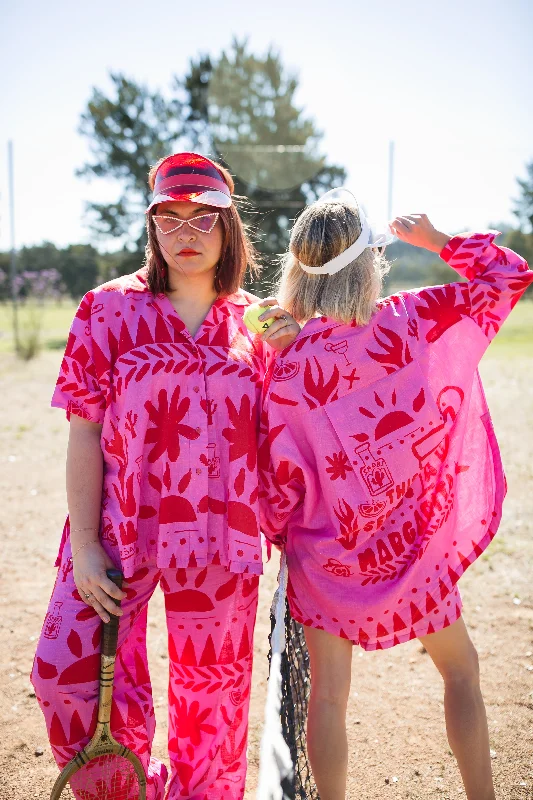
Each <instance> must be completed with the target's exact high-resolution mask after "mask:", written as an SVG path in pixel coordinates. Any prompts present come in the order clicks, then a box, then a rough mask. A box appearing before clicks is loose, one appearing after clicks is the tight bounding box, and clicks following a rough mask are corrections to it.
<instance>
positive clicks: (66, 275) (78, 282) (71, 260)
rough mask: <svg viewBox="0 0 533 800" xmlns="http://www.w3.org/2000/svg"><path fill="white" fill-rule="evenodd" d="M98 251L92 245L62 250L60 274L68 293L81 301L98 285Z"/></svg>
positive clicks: (81, 245) (77, 245)
mask: <svg viewBox="0 0 533 800" xmlns="http://www.w3.org/2000/svg"><path fill="white" fill-rule="evenodd" d="M98 264H99V255H98V251H97V250H95V248H94V247H93V246H92V245H90V244H71V245H70V246H69V247H66V248H65V249H64V250H61V257H60V260H59V274H60V275H61V280H62V282H63V285H64V286H65V288H66V290H67V292H68V293H69V294H70V296H71V297H73V298H74V299H75V300H79V299H80V298H81V297H83V295H84V294H85V293H86V292H88V291H89V290H90V289H94V287H95V286H96V285H97V283H98V278H99V275H98V272H99V270H98Z"/></svg>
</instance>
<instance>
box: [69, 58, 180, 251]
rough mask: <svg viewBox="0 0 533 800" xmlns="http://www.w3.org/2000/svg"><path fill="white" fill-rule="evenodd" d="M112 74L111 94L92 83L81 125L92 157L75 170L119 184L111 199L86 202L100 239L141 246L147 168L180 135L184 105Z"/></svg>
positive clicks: (148, 193) (81, 130)
mask: <svg viewBox="0 0 533 800" xmlns="http://www.w3.org/2000/svg"><path fill="white" fill-rule="evenodd" d="M110 78H111V82H112V85H113V91H112V94H111V96H106V94H104V92H103V91H101V90H100V89H97V88H94V89H93V93H92V97H91V99H90V100H89V103H88V104H87V109H86V110H85V112H84V113H83V114H82V117H81V123H80V128H79V130H80V133H81V134H82V135H83V136H85V137H86V138H87V139H88V140H89V142H90V146H91V151H92V153H93V156H94V161H93V162H92V163H89V164H85V165H84V166H83V167H82V168H81V169H80V170H79V171H78V174H79V175H84V176H89V177H97V178H112V179H115V180H116V181H118V182H119V183H120V184H121V186H122V194H121V196H120V198H119V199H118V200H117V201H116V202H115V203H88V205H87V209H88V211H89V212H90V214H91V218H92V223H91V227H92V229H93V230H94V232H95V233H96V234H97V235H98V236H100V237H102V238H106V239H120V240H122V241H126V242H127V243H128V244H132V245H133V246H134V249H136V250H138V251H140V250H142V249H143V247H144V243H145V238H144V236H145V234H144V230H143V227H142V224H140V222H139V221H140V220H142V214H143V211H144V209H145V208H146V206H147V205H148V203H149V198H150V191H149V189H148V184H147V178H148V172H149V170H150V167H151V166H152V164H154V163H155V162H156V161H158V160H159V159H160V158H161V157H162V156H165V155H167V154H168V153H169V152H172V149H173V147H174V144H175V142H176V141H177V140H178V139H179V137H180V136H181V135H182V132H183V126H182V105H181V102H180V100H179V99H178V98H177V97H173V98H170V99H166V98H165V97H163V95H162V94H161V93H160V92H151V91H150V90H149V89H148V88H147V87H146V86H144V85H143V84H141V83H137V82H135V81H134V80H131V79H129V78H126V77H125V76H124V75H123V74H121V73H113V72H112V73H111V74H110Z"/></svg>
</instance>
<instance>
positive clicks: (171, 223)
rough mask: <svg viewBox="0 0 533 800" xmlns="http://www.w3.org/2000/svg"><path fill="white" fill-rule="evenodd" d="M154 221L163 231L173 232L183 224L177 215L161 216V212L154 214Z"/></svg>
mask: <svg viewBox="0 0 533 800" xmlns="http://www.w3.org/2000/svg"><path fill="white" fill-rule="evenodd" d="M154 222H155V224H156V225H157V227H158V228H159V230H160V231H161V233H172V231H176V230H178V228H181V225H182V224H183V223H182V222H181V221H180V220H179V219H176V218H175V217H164V216H159V214H156V215H155V216H154Z"/></svg>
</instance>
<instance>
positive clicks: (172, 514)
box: [32, 153, 298, 800]
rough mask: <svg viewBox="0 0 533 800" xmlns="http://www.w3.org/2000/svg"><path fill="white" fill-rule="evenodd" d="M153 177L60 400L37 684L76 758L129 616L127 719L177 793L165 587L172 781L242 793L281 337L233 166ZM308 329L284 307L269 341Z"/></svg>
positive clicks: (189, 158) (159, 792)
mask: <svg viewBox="0 0 533 800" xmlns="http://www.w3.org/2000/svg"><path fill="white" fill-rule="evenodd" d="M150 186H151V188H152V189H153V191H154V198H153V201H152V203H151V205H150V207H149V208H148V211H147V229H148V247H147V259H146V261H147V263H146V267H145V268H143V269H141V270H140V271H139V272H137V273H135V274H132V275H127V276H125V277H123V278H118V279H116V280H114V281H111V282H110V283H107V284H104V285H103V286H100V287H99V288H97V289H95V290H94V291H91V292H89V293H88V294H87V295H86V296H85V297H84V298H83V300H82V302H81V304H80V307H79V309H78V311H77V313H76V316H75V318H74V322H73V325H72V329H71V332H70V336H69V340H68V344H67V348H66V351H65V357H64V359H63V363H62V366H61V373H60V376H59V379H58V382H57V387H56V390H55V393H54V397H53V400H52V405H54V406H57V407H59V408H63V409H65V410H66V412H67V416H68V418H69V419H70V438H69V449H68V458H67V495H68V505H69V517H68V519H67V522H66V525H65V529H64V533H63V540H62V542H61V548H60V553H59V556H58V560H57V566H58V567H59V570H58V575H57V579H56V583H55V587H54V590H53V594H52V598H51V601H50V607H49V612H48V615H47V618H46V620H45V624H44V626H43V632H42V635H41V638H40V641H39V644H38V648H37V653H36V657H35V663H34V668H33V672H32V681H33V684H34V686H35V690H36V694H37V697H38V700H39V703H40V705H41V708H42V710H43V713H44V715H45V718H46V723H47V727H48V732H49V738H50V744H51V746H52V749H53V753H54V756H55V758H56V761H57V763H58V765H59V766H60V767H63V766H64V765H65V763H66V762H67V761H68V760H70V759H71V758H72V756H73V755H74V754H75V753H76V752H77V751H78V750H79V749H81V748H82V747H84V746H85V745H86V744H87V742H88V740H89V738H90V736H91V735H92V733H93V731H94V727H95V722H96V711H97V692H98V675H99V652H100V624H101V623H100V618H102V619H104V620H106V619H108V618H109V613H113V614H119V616H120V617H121V621H120V632H119V648H118V656H117V664H116V673H115V691H114V702H113V708H112V714H111V728H112V730H113V733H114V735H115V737H116V738H117V739H118V741H119V742H122V743H124V744H126V745H127V746H128V747H129V748H131V749H132V750H133V751H134V752H135V753H136V754H137V755H138V756H139V757H140V758H141V760H142V763H143V766H144V768H145V771H146V773H147V776H148V795H147V796H148V798H149V800H162V798H163V796H164V794H165V782H166V777H167V775H166V768H165V767H164V766H163V765H162V764H161V763H160V762H158V761H156V760H155V759H153V758H152V759H151V758H150V750H151V744H152V740H153V735H154V729H155V720H154V708H153V701H152V694H151V687H150V678H149V675H148V668H147V658H146V622H147V603H148V600H149V598H150V596H151V595H152V593H153V592H154V589H155V587H156V586H157V584H158V583H159V584H160V585H161V587H162V589H163V592H164V594H165V606H166V616H167V625H168V642H169V657H170V681H169V755H170V761H171V777H170V784H169V787H168V795H167V796H168V797H169V798H171V800H177V799H178V798H191V799H192V798H194V800H222V799H223V798H227V800H237V799H240V798H242V796H243V793H244V783H245V776H246V742H247V729H248V705H249V700H250V678H251V668H252V643H253V630H254V623H255V615H256V607H257V589H258V581H259V575H260V573H261V572H262V565H261V540H260V534H259V528H258V521H257V516H258V509H257V503H258V485H257V472H256V464H257V428H258V403H259V396H260V391H261V386H262V381H263V376H264V370H265V351H266V346H265V345H264V343H263V341H261V339H259V338H258V337H257V338H255V339H254V338H253V337H251V335H250V334H249V332H248V330H247V328H246V327H245V325H244V323H243V320H242V317H243V313H244V311H245V309H246V308H247V306H248V305H250V303H252V302H254V301H255V299H256V298H254V297H252V296H251V295H249V294H247V293H246V292H244V291H243V290H242V289H240V283H241V280H242V278H243V275H244V271H245V269H246V267H247V264H249V263H252V264H253V252H252V248H251V247H250V244H249V242H248V240H247V238H246V235H245V233H244V230H243V226H242V223H241V220H240V218H239V215H238V213H237V211H236V209H235V206H234V205H233V200H232V191H233V182H232V179H231V177H230V176H229V174H228V173H227V172H226V171H225V170H224V169H223V168H221V167H219V166H218V165H217V164H215V163H214V162H212V161H210V160H209V159H206V158H204V157H203V156H199V155H196V154H194V153H179V154H176V155H173V156H169V157H168V158H166V159H164V160H163V161H162V162H160V163H159V164H158V165H157V167H156V168H154V169H153V170H152V172H151V174H150ZM278 312H279V314H278ZM277 315H278V316H281V315H282V312H281V310H280V309H278V310H277V311H276V309H274V310H273V311H272V312H271V316H277ZM296 330H298V328H297V326H296V325H295V324H294V323H293V321H292V320H287V318H286V316H285V317H283V318H282V319H276V320H275V322H274V323H273V324H272V326H271V328H270V329H269V335H270V334H272V336H271V338H270V342H271V344H272V345H273V346H274V347H278V346H285V345H286V344H287V343H288V341H290V340H292V338H293V337H294V335H295V333H296ZM111 566H116V567H120V568H121V569H122V571H123V572H124V575H125V577H126V581H125V583H124V587H123V588H124V590H123V591H122V592H121V591H119V590H118V589H117V588H116V587H115V586H114V584H112V583H111V582H110V581H109V580H108V579H107V578H106V575H105V570H106V568H108V567H111ZM111 597H116V598H121V600H122V610H120V611H118V610H117V607H116V606H115V605H114V603H113V601H112V599H111Z"/></svg>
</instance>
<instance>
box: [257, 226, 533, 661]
mask: <svg viewBox="0 0 533 800" xmlns="http://www.w3.org/2000/svg"><path fill="white" fill-rule="evenodd" d="M496 235H497V234H496V233H495V232H489V233H483V234H467V235H461V236H456V237H454V238H453V239H451V240H450V241H449V242H448V244H447V245H446V247H445V248H444V250H443V251H442V253H441V257H442V258H443V259H444V260H445V261H446V262H447V263H448V264H449V265H450V266H451V267H453V268H454V269H456V270H457V272H459V273H460V274H461V275H462V276H464V277H465V278H466V279H467V281H468V282H465V283H463V282H457V283H451V284H448V285H447V286H437V287H432V288H426V289H421V290H417V291H412V292H402V293H400V294H397V295H394V296H392V297H389V298H386V299H385V300H383V301H381V302H380V304H379V308H378V311H377V312H376V313H375V315H374V316H373V317H372V319H371V321H370V323H369V324H368V325H365V326H361V327H358V326H357V325H356V324H351V325H346V324H343V323H339V322H335V321H334V320H332V319H328V318H325V317H322V318H320V319H318V318H317V319H312V320H310V321H309V322H308V323H307V324H306V325H305V326H304V327H303V329H302V332H301V334H300V335H299V336H298V337H297V339H296V340H295V341H294V342H293V343H292V344H291V345H290V346H289V347H288V348H287V349H286V350H284V351H283V352H282V353H281V354H280V355H278V358H277V360H276V361H275V362H274V363H273V364H272V365H271V366H270V368H269V373H268V375H267V378H266V379H265V397H264V408H263V411H264V413H263V418H262V436H263V440H262V443H261V445H260V462H259V463H260V471H261V473H260V474H261V478H262V489H261V501H260V503H261V511H262V527H263V530H264V532H265V534H266V535H267V536H268V537H269V538H271V539H272V540H273V541H277V542H282V541H286V550H287V559H288V567H289V576H290V599H291V609H292V611H293V614H294V615H295V616H296V617H297V618H298V619H299V620H300V621H302V622H305V624H308V625H311V626H314V627H318V628H324V629H325V630H327V631H329V632H330V633H333V634H335V635H340V636H346V637H347V638H349V639H351V640H352V641H354V642H359V643H361V644H363V646H366V645H367V644H371V643H372V642H373V643H376V642H379V641H383V642H386V643H387V644H385V645H383V646H388V645H392V644H395V643H398V641H400V640H403V639H404V638H410V637H412V635H413V626H415V629H416V630H417V635H419V633H420V631H421V630H423V633H426V632H428V631H429V632H431V630H432V628H431V623H430V624H429V625H428V622H427V615H429V614H430V612H432V611H433V610H434V609H436V606H437V604H440V603H441V602H442V601H443V600H444V598H446V597H447V595H448V594H451V593H452V591H454V590H453V587H454V585H455V583H456V582H457V580H458V578H459V576H460V575H461V574H462V573H463V572H464V571H465V569H466V568H467V567H468V566H469V565H470V564H471V563H472V562H473V561H474V560H475V559H476V558H477V557H478V556H479V555H480V554H481V553H482V552H483V550H484V549H485V548H486V547H487V545H488V544H489V542H490V541H491V539H492V537H493V536H494V534H495V532H496V530H497V527H498V523H499V521H500V516H501V510H502V500H503V497H504V494H505V480H504V475H503V471H502V466H501V462H500V456H499V450H498V445H497V443H496V440H495V436H494V431H493V427H492V423H491V419H490V415H489V411H488V408H487V404H486V402H485V397H484V394H483V388H482V385H481V381H480V378H479V374H478V369H477V368H478V364H479V361H480V359H481V356H482V355H483V353H484V352H485V350H486V348H487V346H488V344H489V342H490V340H491V339H492V338H493V337H494V336H495V334H496V333H497V332H498V330H499V328H500V325H501V324H502V322H503V321H504V320H505V318H506V317H507V315H508V314H509V312H510V311H511V309H512V307H513V306H514V304H515V303H516V302H517V301H518V299H519V297H520V296H521V294H522V293H523V292H524V290H525V289H526V288H527V286H528V285H529V284H530V283H531V282H532V281H533V273H531V272H529V271H528V269H527V264H526V263H525V262H524V260H523V259H522V258H520V257H519V256H518V255H516V253H513V252H511V251H510V250H507V249H505V248H499V247H497V246H496V245H495V244H494V243H493V240H494V238H495V236H496ZM448 604H449V603H448ZM435 613H437V612H436V611H435ZM423 620H426V621H425V627H426V628H428V631H426V629H425V628H424V627H423V625H424V622H423ZM446 624H447V623H446V620H445V618H444V619H443V622H442V625H444V626H445V625H446ZM421 625H422V628H421ZM442 625H441V626H442ZM378 646H380V645H379V644H378Z"/></svg>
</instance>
